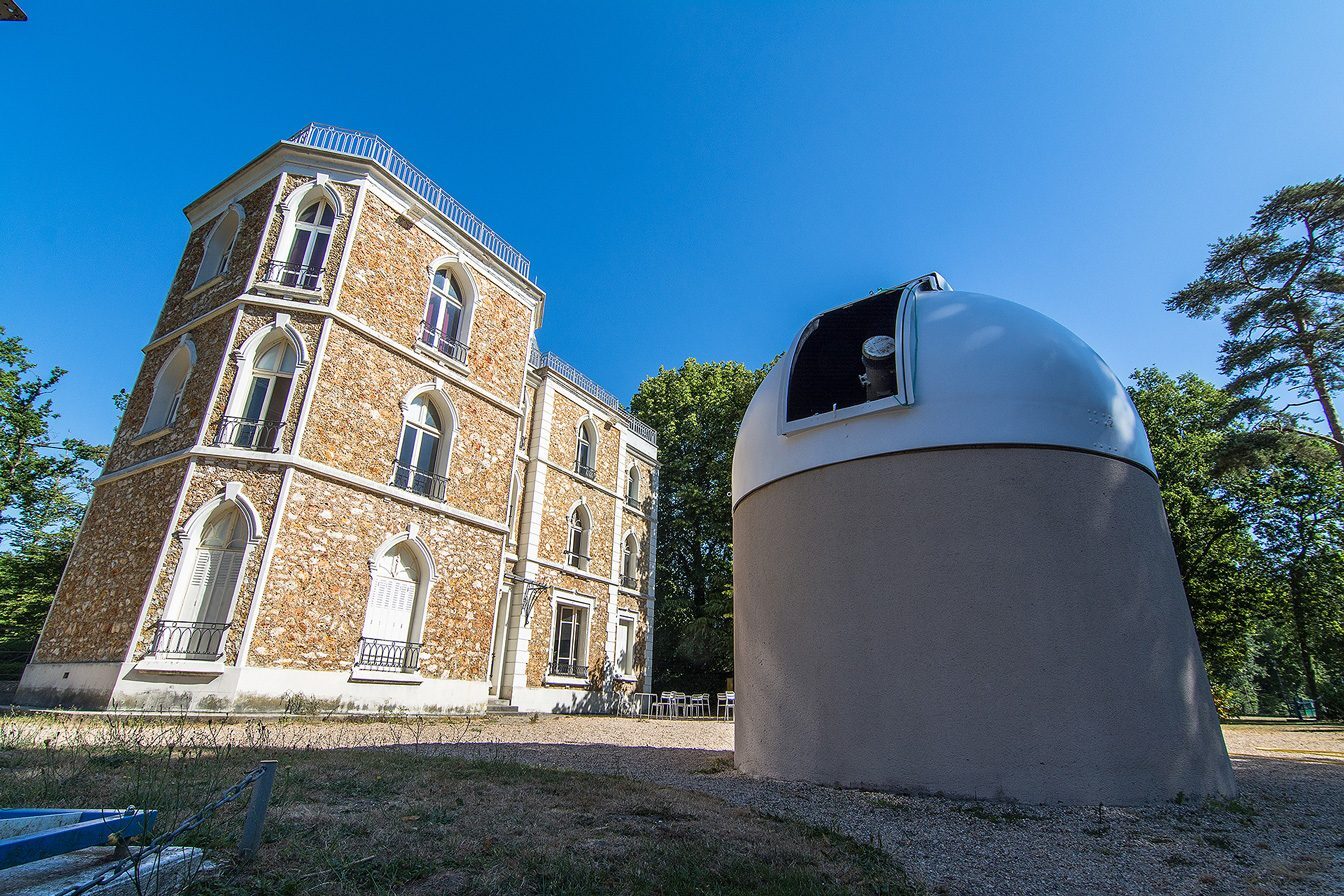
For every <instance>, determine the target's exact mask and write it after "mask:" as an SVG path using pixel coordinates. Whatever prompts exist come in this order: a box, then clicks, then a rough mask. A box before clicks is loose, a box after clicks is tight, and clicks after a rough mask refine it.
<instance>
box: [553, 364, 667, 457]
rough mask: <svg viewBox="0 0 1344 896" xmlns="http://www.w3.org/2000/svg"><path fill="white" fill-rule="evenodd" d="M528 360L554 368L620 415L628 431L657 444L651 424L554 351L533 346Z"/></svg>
mask: <svg viewBox="0 0 1344 896" xmlns="http://www.w3.org/2000/svg"><path fill="white" fill-rule="evenodd" d="M530 360H531V363H532V366H533V367H534V368H537V369H540V368H542V367H545V368H546V369H548V370H554V371H555V372H556V373H558V374H560V376H562V377H564V378H565V379H567V380H569V381H570V382H571V383H573V384H574V385H576V386H578V387H579V388H580V389H582V390H583V391H585V392H587V393H588V394H589V395H591V396H593V397H594V398H596V399H597V400H598V401H600V402H601V403H602V404H604V405H606V406H607V409H608V410H611V411H613V412H614V413H615V414H616V416H618V417H620V418H621V421H622V422H623V423H625V425H626V426H628V427H630V431H631V432H633V433H634V434H635V435H637V436H639V437H640V438H642V439H645V440H646V441H648V442H649V443H650V444H652V445H657V444H658V433H656V432H654V430H653V427H652V426H650V425H649V424H647V423H645V422H644V421H643V420H640V419H639V418H638V417H636V416H635V415H634V414H632V413H630V412H629V411H627V410H626V409H625V407H624V406H623V405H622V404H621V400H620V399H619V398H617V397H616V396H615V395H613V394H611V393H610V392H608V391H607V390H606V389H603V388H602V387H601V386H599V385H598V384H597V383H595V382H593V381H592V380H590V379H589V378H588V377H586V376H584V375H583V374H582V373H580V372H579V371H578V369H576V368H575V367H574V366H573V365H571V364H570V363H569V362H568V361H566V360H565V359H564V358H561V357H560V356H559V355H557V354H556V353H555V352H542V351H538V350H537V349H535V348H534V349H532V355H531V358H530Z"/></svg>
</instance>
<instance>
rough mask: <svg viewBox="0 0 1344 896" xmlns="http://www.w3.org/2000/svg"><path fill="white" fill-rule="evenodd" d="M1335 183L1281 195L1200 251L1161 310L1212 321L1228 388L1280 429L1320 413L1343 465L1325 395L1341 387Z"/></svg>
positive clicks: (1341, 191) (1343, 291) (1339, 201)
mask: <svg viewBox="0 0 1344 896" xmlns="http://www.w3.org/2000/svg"><path fill="white" fill-rule="evenodd" d="M1342 249H1344V177H1336V178H1333V179H1331V180H1326V181H1321V182H1319V183H1310V184H1301V185H1299V186H1293V187H1284V188H1283V189H1281V190H1279V191H1278V192H1277V193H1274V194H1273V195H1272V196H1269V197H1268V198H1266V199H1265V201H1264V202H1263V204H1261V206H1260V209H1259V210H1258V211H1257V212H1256V213H1255V216H1254V218H1253V219H1252V221H1251V228H1250V230H1248V231H1246V232H1245V233H1240V234H1237V235H1236V236H1230V237H1226V238H1225V239H1221V240H1219V241H1218V242H1216V243H1214V244H1213V245H1212V246H1211V247H1210V251H1209V258H1208V261H1207V263H1206V265H1205V268H1204V275H1203V276H1202V277H1200V278H1199V279H1198V280H1195V281H1194V282H1193V283H1191V284H1190V285H1188V286H1186V287H1185V288H1184V289H1182V290H1181V291H1179V292H1177V293H1176V294H1175V295H1173V296H1172V297H1171V298H1170V299H1168V300H1167V307H1168V308H1169V309H1170V310H1173V311H1180V312H1182V313H1184V314H1188V315H1190V316H1192V317H1197V318H1203V319H1208V318H1212V317H1214V316H1215V315H1217V316H1220V317H1221V318H1222V321H1223V323H1224V324H1225V325H1226V327H1227V331H1228V338H1227V339H1226V340H1225V341H1224V342H1223V344H1222V349H1221V352H1220V356H1219V365H1220V367H1221V369H1222V372H1223V373H1224V374H1225V375H1227V376H1228V377H1230V382H1229V383H1228V388H1229V390H1230V391H1231V392H1233V393H1234V394H1236V395H1238V396H1239V397H1240V398H1241V399H1242V400H1243V402H1244V404H1245V406H1246V407H1248V408H1250V407H1258V408H1259V409H1260V411H1261V413H1262V414H1268V415H1271V416H1273V417H1275V418H1276V419H1277V424H1278V426H1279V427H1281V428H1296V427H1297V426H1298V425H1300V423H1301V422H1302V416H1303V412H1302V411H1299V410H1297V409H1298V408H1305V407H1308V406H1311V405H1316V406H1318V407H1319V408H1320V410H1321V413H1322V417H1323V420H1324V423H1325V426H1326V428H1327V429H1328V430H1329V436H1325V435H1323V434H1319V433H1311V434H1313V435H1319V436H1320V437H1321V438H1323V439H1326V440H1327V441H1330V442H1332V443H1333V444H1334V448H1335V451H1336V454H1337V455H1338V458H1339V460H1340V462H1341V464H1344V428H1341V425H1340V419H1339V414H1338V412H1337V410H1336V407H1335V401H1334V397H1333V396H1334V393H1335V392H1337V391H1339V389H1340V388H1341V386H1342V385H1344V304H1341V296H1344V252H1342Z"/></svg>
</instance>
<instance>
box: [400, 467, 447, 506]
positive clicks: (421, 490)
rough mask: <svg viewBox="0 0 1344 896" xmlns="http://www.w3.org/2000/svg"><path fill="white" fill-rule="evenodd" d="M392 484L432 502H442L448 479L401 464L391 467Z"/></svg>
mask: <svg viewBox="0 0 1344 896" xmlns="http://www.w3.org/2000/svg"><path fill="white" fill-rule="evenodd" d="M392 484H393V485H395V486H396V487H397V488H404V489H406V491H408V492H414V493H415V494H417V495H422V496H424V497H426V498H429V499H430V500H432V501H442V500H443V499H444V496H445V495H447V494H448V477H447V476H439V475H437V474H435V473H430V472H428V471H426V470H421V469H418V468H416V467H408V466H407V465H406V464H403V463H395V464H393V465H392Z"/></svg>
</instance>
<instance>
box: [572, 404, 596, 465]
mask: <svg viewBox="0 0 1344 896" xmlns="http://www.w3.org/2000/svg"><path fill="white" fill-rule="evenodd" d="M597 434H598V426H597V420H596V419H594V417H593V415H592V414H586V415H584V417H583V418H582V419H581V420H579V423H578V425H577V426H575V427H574V472H576V473H578V474H579V475H580V476H584V477H587V478H588V479H596V478H597V444H598V442H597V440H598V435H597ZM585 445H586V446H587V447H586V449H585ZM585 455H586V456H585Z"/></svg>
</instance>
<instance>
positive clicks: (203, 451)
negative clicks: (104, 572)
mask: <svg viewBox="0 0 1344 896" xmlns="http://www.w3.org/2000/svg"><path fill="white" fill-rule="evenodd" d="M184 457H188V458H198V459H209V460H229V461H245V462H250V463H253V464H257V465H259V466H269V467H293V468H294V469H296V470H298V471H300V472H302V473H307V474H309V475H310V476H317V477H319V478H321V479H326V480H329V481H331V482H335V483H337V484H339V485H344V486H346V487H347V488H351V489H354V490H356V491H364V492H370V493H373V494H377V495H381V496H382V497H385V498H391V499H392V500H394V501H398V502H400V503H402V504H411V505H414V506H416V507H420V508H423V509H425V510H429V511H431V512H433V513H437V514H440V515H441V516H446V517H448V518H450V519H455V520H457V521H458V522H462V523H468V524H470V525H473V526H476V527H478V528H481V529H488V530H489V531H491V532H494V533H496V534H498V535H504V534H505V533H506V532H507V529H506V528H505V526H504V524H503V523H501V522H498V521H497V520H492V519H487V518H486V517H483V516H478V515H476V514H474V513H471V512H470V511H467V510H462V509H461V508H458V507H454V506H453V505H451V504H444V503H440V502H438V501H430V500H428V499H427V498H422V497H421V496H419V495H417V494H415V493H413V492H408V491H406V490H404V489H399V488H394V487H393V486H390V485H385V484H383V483H380V482H376V481H374V480H372V479H365V478H364V477H363V476H358V475H356V474H354V473H349V472H346V471H345V470H339V469H337V468H336V467H332V466H329V465H327V464H323V463H318V462H317V461H315V460H311V459H309V458H306V457H299V456H297V455H294V454H290V453H276V454H267V453H264V452H257V451H249V450H246V449H242V448H226V447H207V446H203V445H197V446H194V447H191V448H183V449H181V450H179V451H174V452H173V453H172V454H165V455H163V456H162V457H154V458H150V459H149V460H146V461H143V462H141V463H138V464H134V465H132V466H129V467H123V468H122V469H120V470H117V471H116V472H114V473H106V474H104V475H103V476H100V477H99V478H98V479H97V480H95V481H94V485H95V486H98V485H104V484H106V483H109V482H116V481H117V480H119V479H124V478H126V477H127V476H131V475H134V474H136V473H139V472H142V471H144V470H151V469H153V468H155V467H159V466H163V465H164V464H169V463H173V462H174V461H178V460H181V459H182V458H184Z"/></svg>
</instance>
